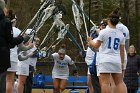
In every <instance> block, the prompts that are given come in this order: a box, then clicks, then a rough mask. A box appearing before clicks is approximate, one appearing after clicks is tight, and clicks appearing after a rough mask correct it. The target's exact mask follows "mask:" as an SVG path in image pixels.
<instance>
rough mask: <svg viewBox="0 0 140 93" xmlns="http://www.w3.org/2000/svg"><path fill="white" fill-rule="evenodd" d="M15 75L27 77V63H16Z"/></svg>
mask: <svg viewBox="0 0 140 93" xmlns="http://www.w3.org/2000/svg"><path fill="white" fill-rule="evenodd" d="M16 74H17V75H24V76H29V63H27V62H20V63H18V68H17V72H16Z"/></svg>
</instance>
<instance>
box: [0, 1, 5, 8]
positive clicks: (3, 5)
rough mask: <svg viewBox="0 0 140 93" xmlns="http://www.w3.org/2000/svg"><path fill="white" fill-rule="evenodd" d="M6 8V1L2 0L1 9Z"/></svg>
mask: <svg viewBox="0 0 140 93" xmlns="http://www.w3.org/2000/svg"><path fill="white" fill-rule="evenodd" d="M4 8H5V1H4V0H0V9H4Z"/></svg>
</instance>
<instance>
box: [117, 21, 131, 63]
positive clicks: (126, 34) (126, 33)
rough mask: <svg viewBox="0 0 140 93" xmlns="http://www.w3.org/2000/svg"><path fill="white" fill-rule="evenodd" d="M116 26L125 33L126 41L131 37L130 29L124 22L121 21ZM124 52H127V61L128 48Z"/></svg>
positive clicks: (125, 58)
mask: <svg viewBox="0 0 140 93" xmlns="http://www.w3.org/2000/svg"><path fill="white" fill-rule="evenodd" d="M116 28H117V29H118V30H120V31H121V32H122V33H123V35H124V39H125V41H126V40H127V39H130V35H129V30H128V28H127V27H126V26H125V25H123V24H122V23H120V22H119V23H118V24H117V25H116ZM124 53H125V56H124V60H126V61H127V53H126V49H124Z"/></svg>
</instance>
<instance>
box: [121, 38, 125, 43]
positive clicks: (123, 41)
mask: <svg viewBox="0 0 140 93" xmlns="http://www.w3.org/2000/svg"><path fill="white" fill-rule="evenodd" d="M121 45H125V38H124V37H123V39H122V41H121Z"/></svg>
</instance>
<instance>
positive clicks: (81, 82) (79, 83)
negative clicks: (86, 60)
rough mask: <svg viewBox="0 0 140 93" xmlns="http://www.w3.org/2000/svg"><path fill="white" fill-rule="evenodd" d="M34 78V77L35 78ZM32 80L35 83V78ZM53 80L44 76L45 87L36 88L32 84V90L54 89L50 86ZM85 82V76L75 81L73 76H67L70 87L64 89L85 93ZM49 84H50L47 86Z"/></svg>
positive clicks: (86, 87) (86, 88)
mask: <svg viewBox="0 0 140 93" xmlns="http://www.w3.org/2000/svg"><path fill="white" fill-rule="evenodd" d="M35 77H36V76H35ZM35 77H34V78H33V82H34V83H35V82H36V78H35ZM52 82H53V79H52V76H51V75H47V76H45V85H44V86H43V87H38V86H36V85H35V84H33V86H32V88H33V89H54V86H53V85H52ZM86 82H87V76H79V78H78V79H77V78H76V77H75V76H69V78H68V83H72V84H71V85H68V86H66V89H72V90H74V89H85V91H87V90H88V86H87V84H86ZM47 83H51V84H47Z"/></svg>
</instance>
